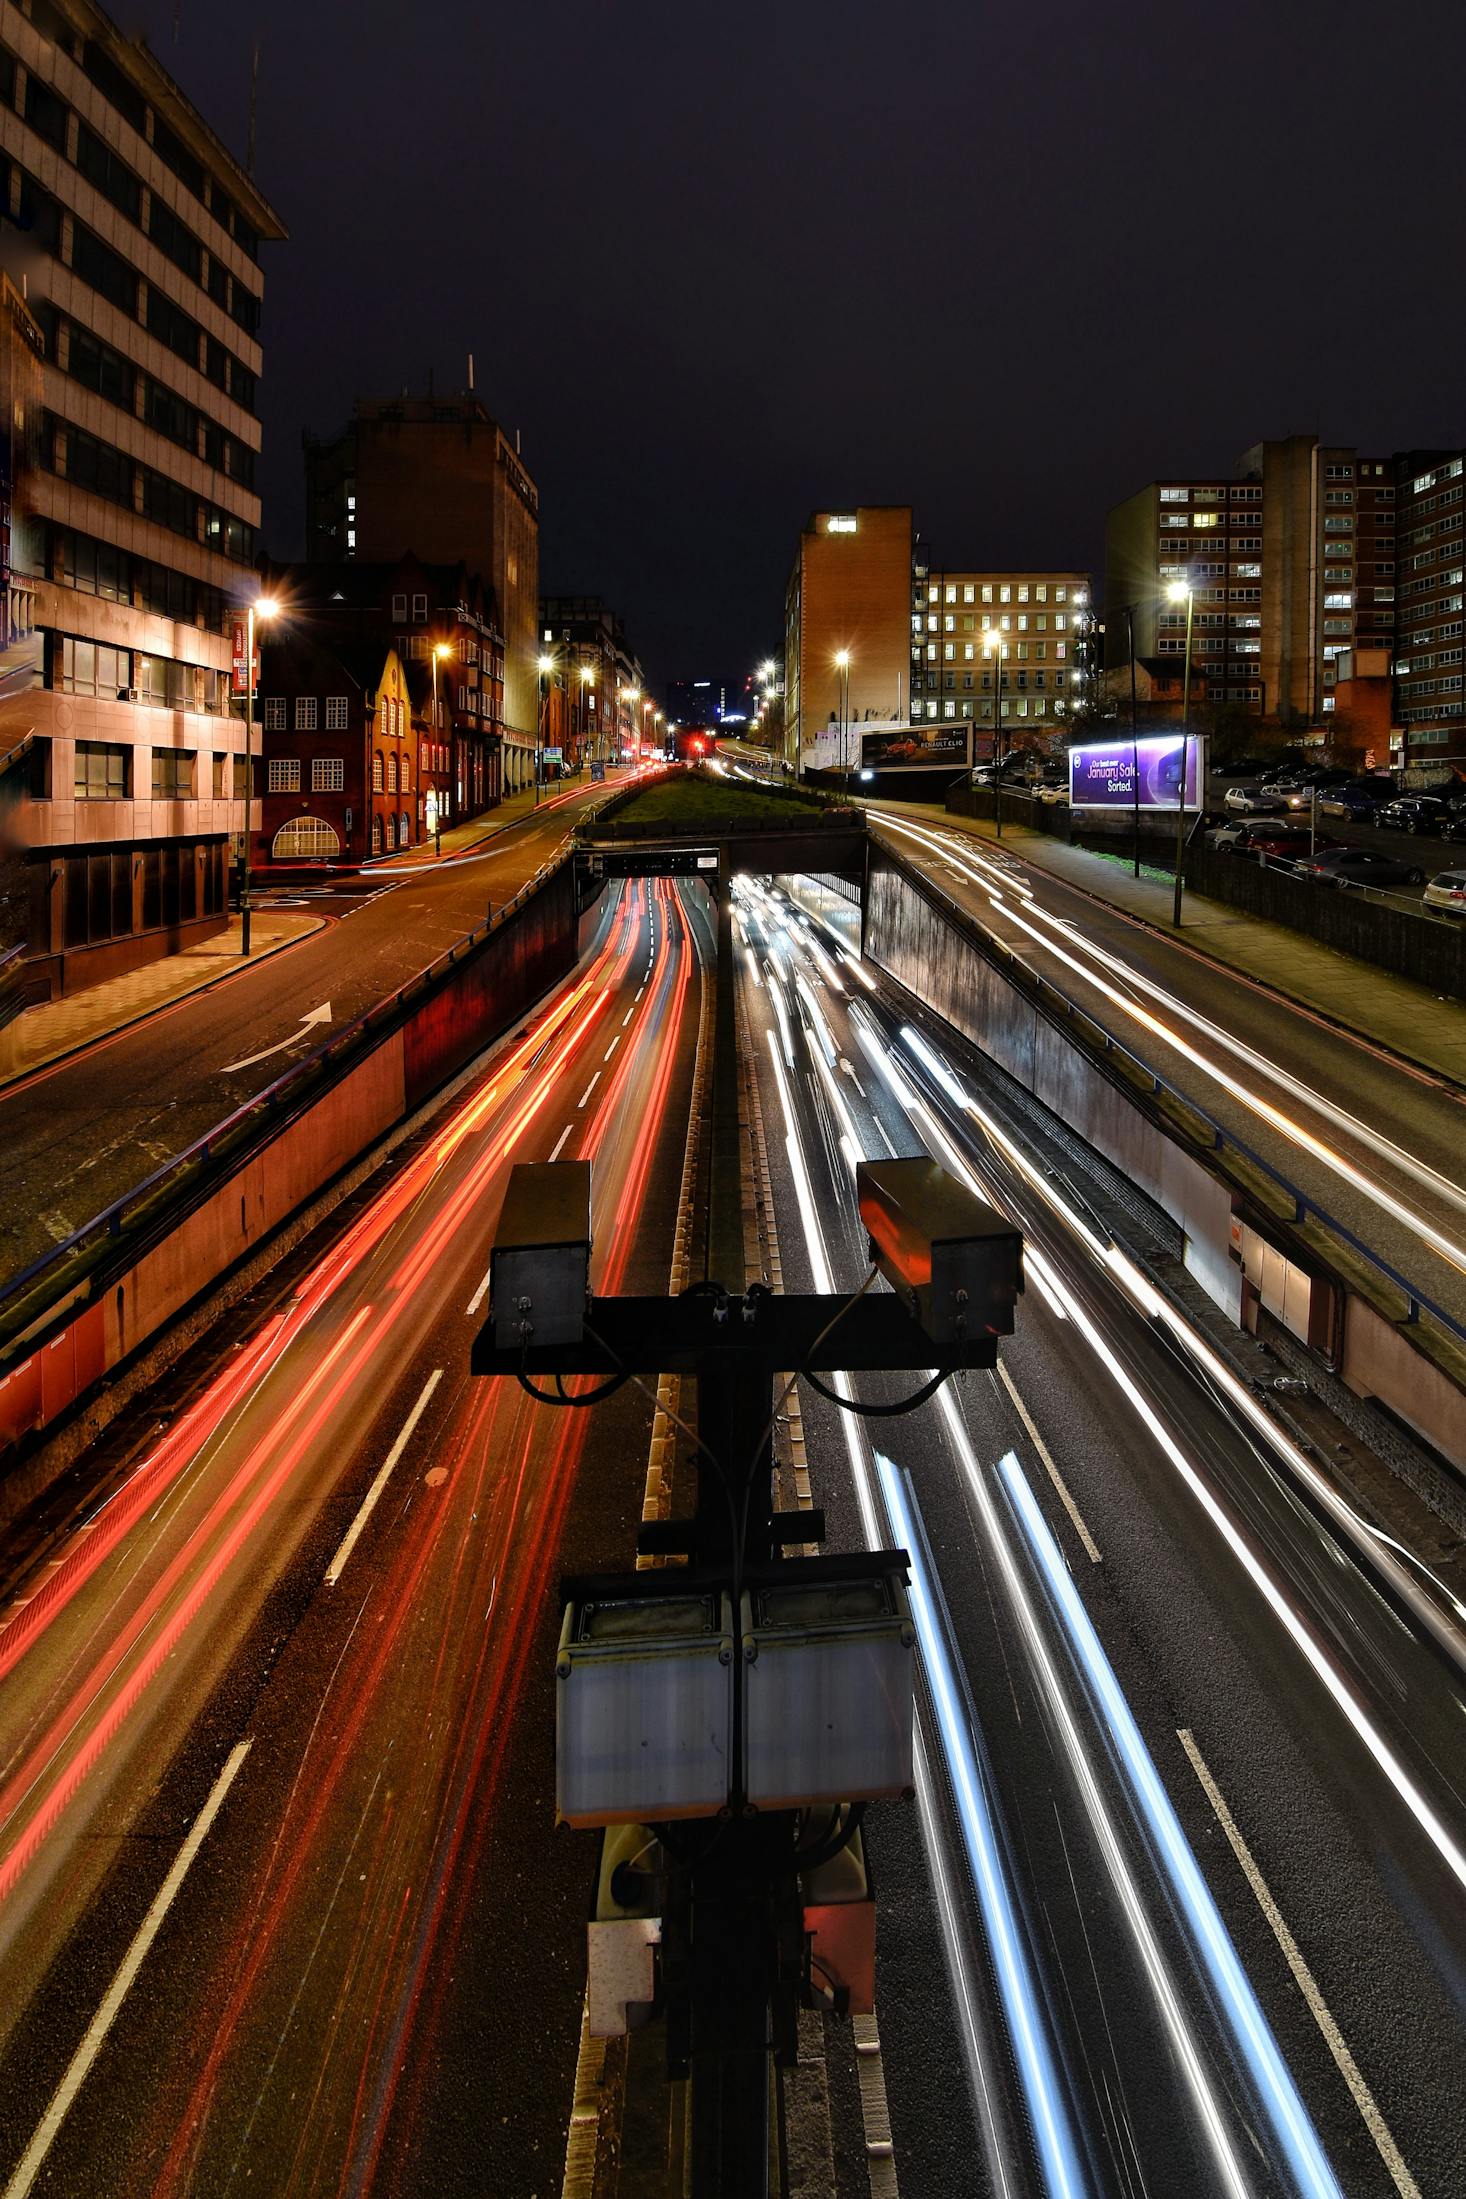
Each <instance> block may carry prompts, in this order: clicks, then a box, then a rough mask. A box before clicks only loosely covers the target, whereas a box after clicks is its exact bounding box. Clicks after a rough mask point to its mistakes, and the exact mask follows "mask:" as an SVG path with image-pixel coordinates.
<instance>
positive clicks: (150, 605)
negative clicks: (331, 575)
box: [0, 0, 285, 990]
mask: <svg viewBox="0 0 1466 2199" xmlns="http://www.w3.org/2000/svg"><path fill="white" fill-rule="evenodd" d="M0 211H3V212H4V214H5V215H6V216H7V225H6V231H5V237H4V241H3V244H0V256H6V257H8V258H9V259H10V260H11V262H12V264H11V266H10V272H11V273H12V275H13V276H14V277H15V279H16V281H17V283H19V282H21V280H22V279H23V283H24V289H25V292H26V308H27V309H28V313H29V316H30V319H31V321H32V323H33V325H34V327H35V329H36V330H37V331H38V335H39V344H40V355H39V357H38V359H37V369H38V378H39V387H38V390H37V393H36V398H35V403H36V408H37V414H38V417H37V418H36V421H35V437H34V450H35V464H34V467H33V469H32V470H30V472H29V476H28V478H26V479H23V480H19V481H17V482H16V483H14V484H13V486H12V494H13V497H14V499H15V501H16V504H17V506H18V507H19V508H22V509H23V510H24V513H25V515H26V517H27V520H28V523H29V534H30V537H31V541H32V543H33V549H32V550H31V551H30V552H29V553H28V555H29V558H30V562H31V564H32V568H33V569H32V571H31V572H30V573H29V574H27V575H25V576H24V577H25V580H26V583H27V585H26V586H25V587H24V589H23V590H20V591H19V595H20V596H23V599H24V601H23V604H22V605H20V610H21V615H22V616H24V617H30V618H33V620H34V633H35V635H36V637H37V648H36V651H35V659H34V665H33V669H32V671H31V673H30V675H29V677H27V675H26V673H25V672H24V671H22V670H19V669H18V668H17V667H16V666H15V665H14V664H13V663H12V664H11V665H10V666H9V667H8V669H7V677H6V681H5V693H4V695H3V697H0V721H3V722H4V723H5V724H6V725H7V726H8V728H9V731H8V732H7V733H0V756H4V755H5V754H6V753H7V752H10V751H13V750H14V749H15V748H17V747H19V746H21V745H24V747H25V750H26V756H25V762H24V769H25V772H26V782H25V792H24V794H23V796H22V799H21V801H20V804H19V807H18V824H19V830H20V832H21V834H22V836H23V838H24V841H25V844H26V848H27V851H28V857H29V870H30V893H29V896H28V904H29V905H28V909H27V916H26V924H25V933H26V943H27V946H28V949H29V961H30V963H31V966H32V972H31V974H32V983H33V988H34V985H35V984H36V983H37V982H39V981H44V982H46V983H48V984H49V985H50V986H51V987H52V988H53V989H57V990H60V989H63V988H73V987H75V986H77V985H79V984H85V983H88V982H91V981H93V980H95V979H97V978H99V977H103V976H107V975H110V974H111V973H112V972H114V971H115V970H118V969H120V968H125V967H128V966H130V965H132V964H134V963H136V962H139V961H142V960H146V959H147V958H149V957H150V956H153V955H157V954H161V953H164V952H166V951H168V950H170V949H172V948H175V947H177V946H180V945H183V944H186V943H187V942H188V941H190V940H191V939H194V938H197V937H200V936H202V935H203V934H205V933H207V932H208V931H210V930H215V929H218V928H220V927H221V926H222V924H223V923H224V921H225V893H226V870H227V854H228V848H229V843H230V839H231V836H234V837H235V838H236V839H237V841H238V843H239V844H240V845H242V844H243V838H244V830H245V825H246V814H245V802H246V799H247V789H246V787H245V783H244V759H243V745H244V728H243V725H242V722H241V720H240V718H239V717H238V716H237V715H236V714H235V713H234V711H233V710H232V709H231V703H230V666H231V634H232V612H233V609H234V606H235V605H236V604H237V603H238V602H239V601H240V600H241V599H242V598H243V597H245V596H246V595H247V594H249V593H250V592H252V589H253V585H254V574H253V567H254V559H255V549H256V542H255V537H256V530H257V528H258V525H259V518H260V506H259V499H258V496H257V494H256V489H255V468H256V464H257V460H258V454H259V448H260V430H259V422H258V419H257V417H256V392H257V388H258V382H259V375H260V367H261V353H260V344H259V325H260V309H261V294H262V289H263V282H262V278H261V274H260V267H259V252H260V247H261V244H262V243H263V242H265V241H268V240H272V239H277V238H281V237H283V236H284V234H285V231H284V228H283V226H282V224H281V222H280V219H279V217H278V215H276V213H275V212H274V211H273V209H272V208H271V206H270V205H269V203H268V202H267V201H266V200H265V199H264V198H263V197H262V196H261V194H260V192H259V190H258V189H257V188H256V186H255V184H254V183H253V181H252V180H251V179H250V177H249V176H247V175H246V174H245V172H244V170H243V169H242V168H241V167H240V166H239V165H238V164H237V163H236V162H235V161H234V160H233V158H232V157H231V156H230V154H229V153H228V152H226V150H225V149H224V147H223V146H222V145H221V144H220V142H219V140H218V139H217V138H216V137H215V136H214V134H213V132H212V131H211V130H210V128H209V127H208V125H207V124H206V123H205V122H204V120H203V118H202V117H201V116H200V115H199V114H198V113H197V112H196V111H195V109H194V108H193V107H192V106H190V104H189V103H188V101H187V99H186V98H185V97H184V95H183V93H182V92H181V91H180V90H179V88H178V86H177V85H176V84H175V83H174V82H173V80H172V79H171V77H169V76H168V74H167V73H166V71H165V70H163V69H162V68H161V67H160V66H159V64H158V63H157V61H155V60H154V58H153V56H152V54H151V53H150V52H149V50H148V48H147V47H146V45H144V44H142V43H141V42H136V43H134V42H133V41H131V40H129V39H126V38H124V37H123V36H122V34H121V33H120V32H119V31H118V30H117V29H116V28H115V26H114V25H113V24H112V23H111V22H110V21H109V20H108V18H107V17H106V16H105V15H104V14H103V13H102V12H101V10H100V9H99V8H97V7H95V6H93V5H92V4H90V0H48V4H47V5H46V6H45V7H44V8H42V7H41V6H40V5H38V4H35V0H32V4H30V5H28V6H25V7H20V6H17V5H15V4H13V0H0ZM17 232H18V233H19V234H17ZM11 320H12V326H13V325H14V311H13V309H12V312H11ZM15 555H16V553H15V551H14V550H13V551H12V564H13V563H14V562H15ZM17 577H19V576H16V575H12V579H11V587H10V603H11V608H12V612H14V611H15V610H16V608H17V600H18V599H17V590H16V588H15V585H14V583H15V580H16V578H17ZM10 639H11V641H12V644H13V643H14V640H15V637H14V636H13V635H12V636H11V637H10ZM17 728H19V729H20V730H19V733H17Z"/></svg>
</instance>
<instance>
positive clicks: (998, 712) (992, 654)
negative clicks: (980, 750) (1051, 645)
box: [982, 626, 1003, 840]
mask: <svg viewBox="0 0 1466 2199" xmlns="http://www.w3.org/2000/svg"><path fill="white" fill-rule="evenodd" d="M982 653H983V655H984V656H985V657H987V658H988V659H989V661H990V662H991V664H992V668H993V825H994V829H995V831H996V834H997V837H998V838H999V839H1000V840H1001V839H1002V837H1003V636H1002V631H1001V629H1000V628H999V627H996V626H990V627H988V629H987V631H986V632H985V633H984V635H983V637H982Z"/></svg>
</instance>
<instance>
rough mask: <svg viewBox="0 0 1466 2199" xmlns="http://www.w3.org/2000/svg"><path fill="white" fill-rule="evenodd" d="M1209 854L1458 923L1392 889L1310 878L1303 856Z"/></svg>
mask: <svg viewBox="0 0 1466 2199" xmlns="http://www.w3.org/2000/svg"><path fill="white" fill-rule="evenodd" d="M1209 852H1211V853H1212V854H1215V855H1221V854H1230V855H1232V856H1234V857H1235V858H1236V859H1237V860H1240V861H1243V862H1255V863H1256V864H1257V867H1258V869H1259V870H1279V871H1284V872H1286V873H1287V875H1288V876H1289V877H1290V878H1296V879H1297V881H1298V883H1299V885H1300V886H1309V887H1313V888H1315V889H1316V888H1318V887H1320V886H1331V887H1333V889H1334V890H1335V892H1342V893H1347V894H1348V895H1349V898H1350V899H1351V900H1356V901H1373V902H1375V903H1377V904H1378V905H1379V906H1380V907H1381V908H1391V909H1398V910H1399V911H1400V913H1401V915H1403V916H1419V917H1423V918H1424V920H1425V922H1426V923H1428V924H1444V925H1445V926H1446V927H1447V928H1448V929H1450V928H1451V927H1452V926H1454V925H1455V924H1456V922H1457V919H1456V918H1455V917H1453V916H1451V915H1449V914H1448V913H1447V911H1446V910H1445V909H1438V908H1434V907H1433V906H1432V905H1431V903H1430V902H1429V901H1416V900H1412V899H1410V898H1408V897H1407V896H1406V895H1405V894H1403V893H1397V892H1395V891H1394V890H1393V889H1392V888H1391V887H1389V886H1363V885H1360V884H1359V883H1358V882H1357V881H1356V880H1355V879H1353V878H1334V877H1332V876H1321V877H1310V876H1309V875H1308V873H1307V872H1305V871H1301V870H1300V869H1299V867H1298V865H1299V863H1300V862H1302V861H1304V860H1306V858H1304V857H1301V856H1299V857H1297V858H1290V857H1288V856H1286V855H1264V854H1262V853H1261V852H1259V853H1258V854H1257V855H1253V853H1252V851H1251V849H1250V848H1243V849H1242V850H1241V852H1240V855H1239V854H1238V851H1237V850H1236V849H1235V848H1231V849H1222V848H1214V849H1212V850H1210V851H1209ZM1463 867H1466V866H1463Z"/></svg>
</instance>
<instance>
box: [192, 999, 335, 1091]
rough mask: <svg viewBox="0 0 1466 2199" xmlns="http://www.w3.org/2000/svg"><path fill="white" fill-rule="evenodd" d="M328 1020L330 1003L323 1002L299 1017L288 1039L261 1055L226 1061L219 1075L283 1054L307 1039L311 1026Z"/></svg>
mask: <svg viewBox="0 0 1466 2199" xmlns="http://www.w3.org/2000/svg"><path fill="white" fill-rule="evenodd" d="M330 1020H331V1003H330V1001H329V1000H327V1001H323V1002H322V1004H321V1006H320V1007H319V1008H312V1010H311V1012H310V1014H309V1015H305V1016H302V1017H301V1019H300V1029H299V1030H298V1031H292V1032H291V1033H290V1035H289V1037H288V1038H278V1039H276V1041H275V1043H274V1045H273V1046H266V1047H265V1048H264V1050H263V1051H262V1052H261V1053H258V1054H246V1055H245V1057H244V1059H243V1061H226V1062H225V1064H224V1066H223V1068H222V1069H221V1070H220V1071H219V1074H220V1076H221V1077H227V1076H229V1075H230V1074H231V1073H232V1071H234V1070H235V1069H252V1068H253V1067H254V1065H255V1063H256V1062H257V1061H268V1060H269V1058H270V1056H271V1054H283V1053H284V1051H285V1049H286V1047H287V1046H294V1045H295V1043H296V1041H297V1040H298V1039H302V1038H305V1037H307V1036H308V1035H309V1032H310V1030H311V1027H312V1025H313V1024H316V1023H329V1022H330Z"/></svg>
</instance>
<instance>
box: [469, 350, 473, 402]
mask: <svg viewBox="0 0 1466 2199" xmlns="http://www.w3.org/2000/svg"><path fill="white" fill-rule="evenodd" d="M468 387H469V390H470V392H472V389H473V353H472V352H470V353H469V355H468Z"/></svg>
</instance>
